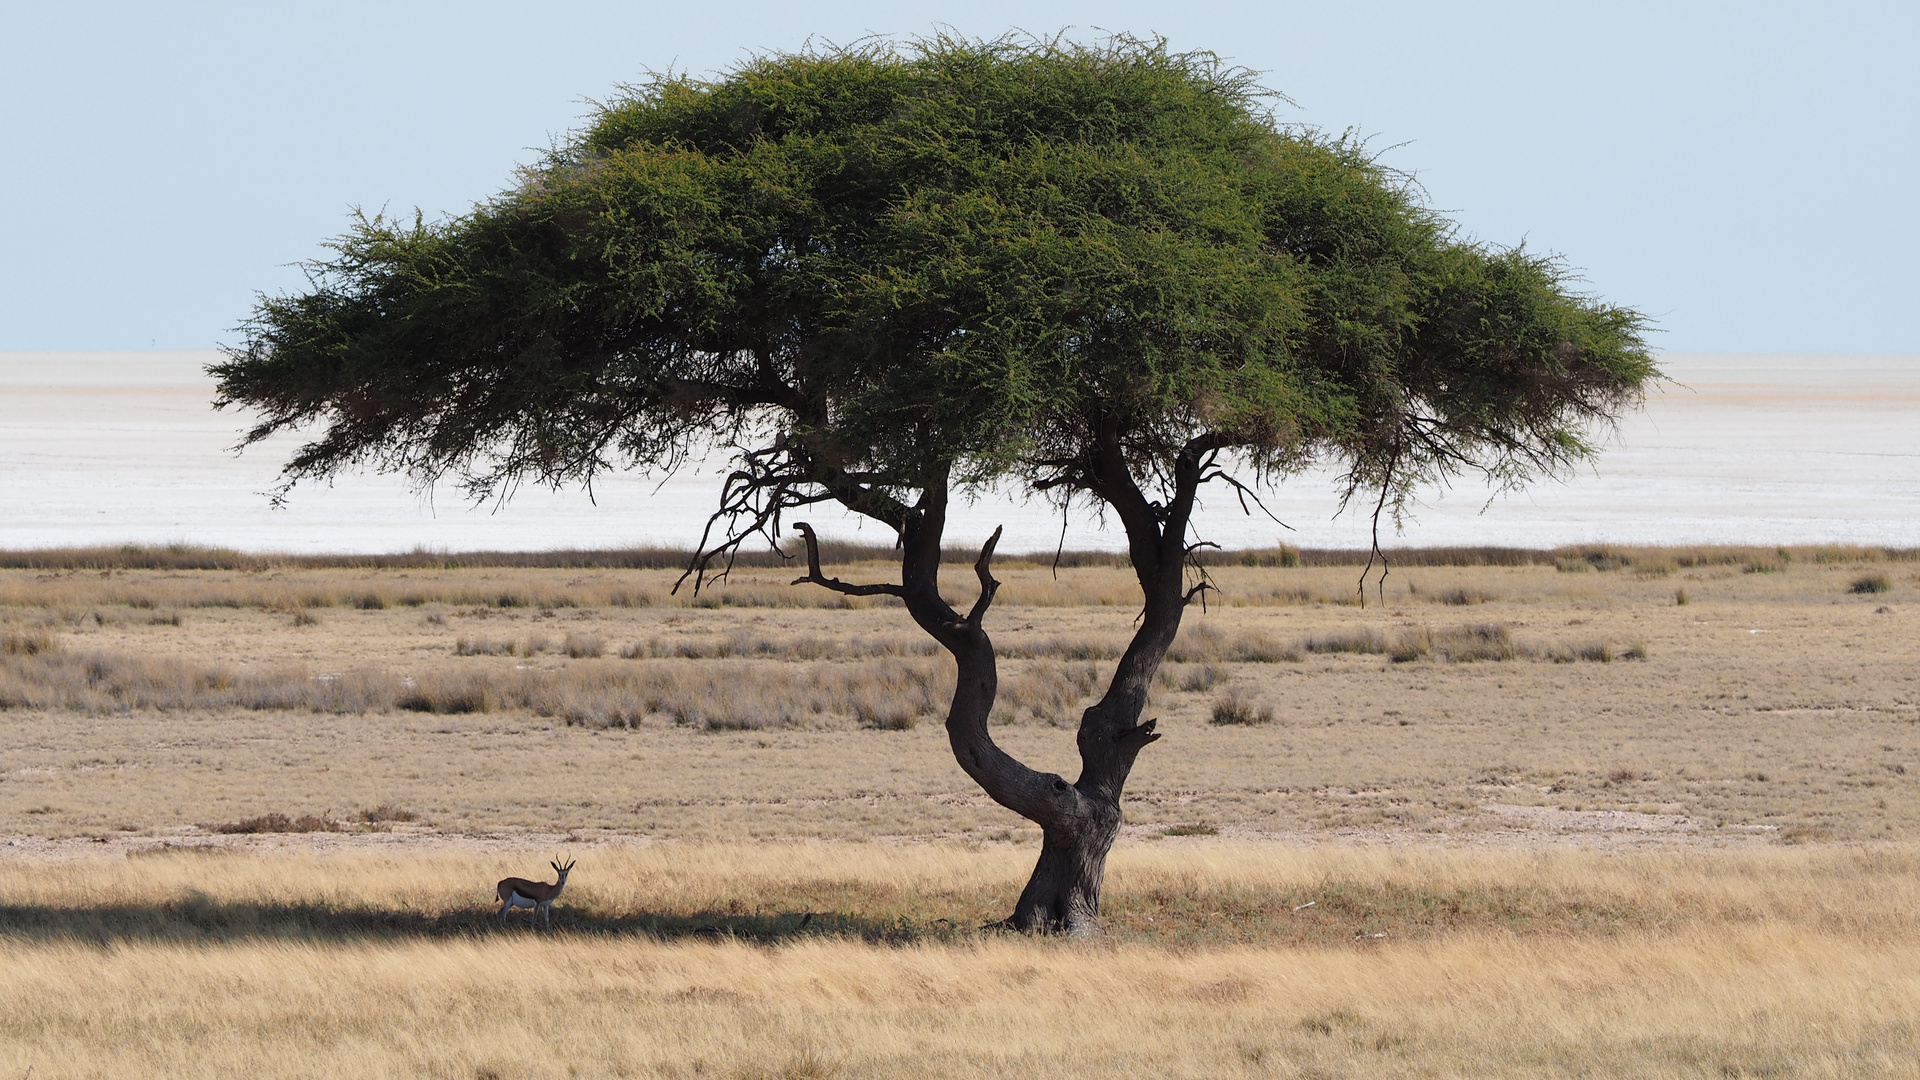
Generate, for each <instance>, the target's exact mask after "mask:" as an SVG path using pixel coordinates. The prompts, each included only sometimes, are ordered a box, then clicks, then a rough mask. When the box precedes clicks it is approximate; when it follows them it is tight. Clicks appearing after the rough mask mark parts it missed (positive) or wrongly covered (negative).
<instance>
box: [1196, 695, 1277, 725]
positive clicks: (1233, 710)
mask: <svg viewBox="0 0 1920 1080" xmlns="http://www.w3.org/2000/svg"><path fill="white" fill-rule="evenodd" d="M1211 719H1212V721H1213V722H1214V723H1216V724H1271V723H1273V706H1271V705H1263V704H1260V703H1258V702H1255V701H1254V700H1253V699H1252V698H1250V697H1248V696H1247V695H1246V693H1245V692H1244V691H1242V690H1240V689H1239V688H1238V687H1236V688H1234V689H1232V690H1229V691H1227V692H1226V693H1224V694H1222V695H1220V697H1219V698H1217V699H1215V701H1214V703H1213V715H1212V717H1211Z"/></svg>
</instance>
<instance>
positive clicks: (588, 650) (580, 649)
mask: <svg viewBox="0 0 1920 1080" xmlns="http://www.w3.org/2000/svg"><path fill="white" fill-rule="evenodd" d="M561 650H562V651H564V652H565V653H566V654H567V655H568V656H570V657H573V658H574V659H575V660H584V659H591V658H593V657H596V656H599V655H600V654H601V653H604V652H606V651H607V643H606V642H605V641H603V640H601V639H600V638H599V637H596V636H595V635H593V634H568V635H567V640H566V641H565V642H564V643H563V644H562V645H561Z"/></svg>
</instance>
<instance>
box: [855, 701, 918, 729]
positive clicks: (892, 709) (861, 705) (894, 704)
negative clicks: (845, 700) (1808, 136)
mask: <svg viewBox="0 0 1920 1080" xmlns="http://www.w3.org/2000/svg"><path fill="white" fill-rule="evenodd" d="M853 718H854V719H855V720H856V721H858V722H859V724H860V726H861V727H863V728H870V729H872V730H874V731H912V730H913V729H914V728H915V727H916V726H918V725H919V723H920V710H919V709H918V708H917V707H915V706H914V705H913V704H910V703H908V702H902V701H889V702H871V701H856V702H855V703H854V706H853Z"/></svg>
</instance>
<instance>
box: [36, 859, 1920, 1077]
mask: <svg viewBox="0 0 1920 1080" xmlns="http://www.w3.org/2000/svg"><path fill="white" fill-rule="evenodd" d="M548 854H549V853H547V852H532V851H523V852H517V853H516V852H500V853H496V854H493V855H477V854H470V853H469V854H455V853H443V854H440V855H429V856H424V857H411V858H410V857H407V856H404V855H396V854H384V855H373V854H361V855H350V856H338V857H329V858H319V857H313V856H299V855H294V856H287V855H277V856H264V857H262V856H250V855H239V854H196V853H182V852H178V851H174V852H168V853H163V854H159V855H154V856H148V857H143V858H138V859H133V860H122V861H121V862H119V863H112V862H99V861H71V862H65V863H39V864H33V865H31V867H22V866H16V867H15V869H16V870H30V872H27V873H19V872H14V873H9V874H8V875H7V878H6V881H5V885H4V886H3V887H0V910H4V912H5V913H6V915H7V916H8V917H7V919H6V920H5V921H4V922H0V971H4V972H5V974H6V978H4V979H0V1069H4V1070H11V1073H12V1074H14V1075H19V1074H24V1073H25V1072H26V1071H27V1070H28V1069H29V1068H31V1069H32V1070H33V1073H32V1075H33V1076H35V1077H69V1076H75V1077H78V1076H90V1077H121V1076H142V1077H145V1076H183V1077H198V1076H208V1077H212V1076H232V1075H236V1074H243V1075H273V1076H324V1075H354V1076H361V1077H389V1076H391V1077H400V1076H441V1077H462V1078H465V1077H486V1076H492V1077H562V1076H636V1077H694V1076H721V1077H891V1076H905V1075H913V1076H926V1077H1003V1076H1004V1077H1014V1076H1020V1077H1025V1076H1033V1075H1062V1076H1072V1077H1096V1076H1097V1077H1111V1076H1138V1075H1152V1076H1175V1077H1215V1076H1223V1077H1268V1076H1291V1077H1327V1076H1353V1077H1387V1076H1408V1075H1415V1076H1422V1075H1424V1076H1491V1077H1536V1076H1576V1075H1609V1076H1613V1075H1631V1076H1647V1077H1703V1078H1704V1077H1728V1076H1847V1077H1854V1076H1858V1077H1880V1076H1896V1077H1897V1076H1912V1075H1915V1074H1916V1073H1917V1072H1920V1064H1917V1063H1920V975H1917V974H1916V970H1917V969H1916V961H1920V935H1916V932H1915V931H1916V928H1915V926H1914V924H1913V922H1912V919H1911V911H1912V910H1913V909H1914V908H1913V905H1914V903H1915V901H1916V900H1917V899H1920V886H1916V882H1920V875H1916V873H1915V871H1916V870H1920V860H1916V855H1915V853H1914V852H1913V851H1912V850H1911V849H1906V848H1902V849H1887V850H1882V851H1877V852H1876V851H1852V852H1838V851H1825V852H1805V851H1771V852H1765V853H1757V854H1731V853H1707V854H1701V853H1694V854H1650V855H1640V856H1633V857H1625V858H1620V857H1606V856H1599V855H1594V854H1591V853H1580V852H1569V853H1559V854H1554V855H1522V854H1499V855H1496V854H1473V853H1466V852H1451V853H1445V852H1395V851H1383V850H1376V851H1356V850H1352V849H1347V850H1335V849H1304V850H1298V849H1296V850H1276V849H1272V848H1246V847H1239V846H1235V845H1231V844H1220V843H1213V842H1198V843H1190V844H1187V845H1184V846H1183V847H1182V848H1180V849H1178V850H1174V849H1170V848H1166V847H1161V848H1158V849H1149V850H1143V849H1139V848H1123V849H1122V850H1121V851H1117V852H1116V853H1115V859H1114V863H1113V866H1112V876H1111V879H1110V885H1109V900H1108V904H1109V908H1110V909H1111V910H1112V911H1113V913H1114V919H1113V921H1114V922H1115V923H1116V929H1115V932H1114V934H1113V935H1112V936H1111V937H1109V938H1108V939H1107V940H1104V941H1101V942H1097V943H1094V944H1091V945H1081V944H1074V943H1069V942H1055V941H1045V940H1027V939H1020V938H1016V937H1010V936H1006V935H1002V934H998V933H993V932H982V931H979V930H977V929H975V925H976V920H978V919H979V918H980V917H981V916H982V914H983V913H996V912H1003V911H1004V907H1005V905H1006V904H1007V903H1009V902H1010V900H1011V895H1012V893H1013V891H1014V890H1016V889H1017V888H1018V884H1019V881H1020V878H1021V871H1022V870H1023V869H1024V866H1023V863H1024V853H1016V852H1012V851H1008V850H1005V849H1000V850H994V849H991V848H989V849H985V850H968V849H966V848H963V847H957V846H950V845H919V846H887V845H872V844H851V845H847V844H790V845H778V846H739V845H733V846H726V845H723V846H707V847H694V848H686V847H681V846H678V845H661V846H659V847H656V848H651V849H643V850H639V851H632V850H628V851H620V850H617V849H611V848H607V847H604V846H591V847H586V848H584V849H576V850H573V851H571V852H570V853H569V857H571V858H576V859H577V860H578V868H577V869H576V871H575V873H574V877H573V879H572V880H571V881H570V882H569V886H568V891H567V892H566V894H565V895H563V897H562V898H561V901H560V903H559V904H557V905H556V920H555V921H556V926H557V927H558V929H557V930H556V932H554V933H552V934H542V933H539V932H536V931H533V930H532V929H530V928H529V927H527V926H525V925H523V924H522V923H523V921H522V922H516V923H514V924H513V925H510V926H508V927H506V928H497V927H495V926H494V925H493V924H492V922H491V921H490V920H491V910H490V905H489V899H490V898H489V896H488V886H489V885H490V884H491V881H492V880H493V878H495V877H498V876H501V875H504V874H507V873H515V872H519V873H524V872H526V871H527V869H528V868H529V867H531V866H533V865H541V864H544V861H545V859H546V857H547V856H548ZM1303 898H1304V899H1303ZM1250 900H1257V901H1258V902H1259V904H1260V910H1261V911H1263V912H1266V913H1267V914H1266V915H1265V916H1264V918H1260V917H1255V916H1254V915H1253V914H1251V913H1250V912H1249V910H1248V907H1247V904H1248V902H1249V901H1250ZM1308 903H1311V905H1312V906H1299V905H1305V904H1308ZM1296 907H1298V910H1296ZM1195 911H1207V912H1216V913H1219V914H1218V915H1216V917H1215V918H1214V919H1213V920H1212V921H1211V922H1208V921H1205V920H1201V921H1200V922H1199V923H1198V924H1197V925H1196V920H1195V919H1194V918H1193V917H1192V913H1193V912H1195ZM809 914H811V915H812V916H813V917H812V918H811V919H809V918H807V916H808V915H809Z"/></svg>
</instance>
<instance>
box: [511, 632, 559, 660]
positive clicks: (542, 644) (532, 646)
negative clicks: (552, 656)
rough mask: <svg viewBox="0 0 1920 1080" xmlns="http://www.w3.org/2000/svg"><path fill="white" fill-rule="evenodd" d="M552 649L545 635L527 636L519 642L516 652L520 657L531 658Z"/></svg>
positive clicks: (550, 642) (551, 644)
mask: <svg viewBox="0 0 1920 1080" xmlns="http://www.w3.org/2000/svg"><path fill="white" fill-rule="evenodd" d="M552 647H553V642H552V641H550V640H549V639H548V638H547V635H545V634H528V635H527V636H526V637H524V638H522V639H521V640H520V648H519V650H518V651H519V653H520V655H521V656H526V657H533V656H538V655H540V654H541V653H543V652H546V651H547V650H548V649H550V648H552Z"/></svg>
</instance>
